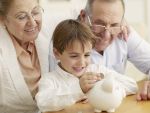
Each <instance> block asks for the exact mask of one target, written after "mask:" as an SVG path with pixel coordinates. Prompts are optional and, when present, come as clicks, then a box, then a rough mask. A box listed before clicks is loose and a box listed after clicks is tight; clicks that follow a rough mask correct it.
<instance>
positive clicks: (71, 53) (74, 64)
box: [55, 41, 92, 77]
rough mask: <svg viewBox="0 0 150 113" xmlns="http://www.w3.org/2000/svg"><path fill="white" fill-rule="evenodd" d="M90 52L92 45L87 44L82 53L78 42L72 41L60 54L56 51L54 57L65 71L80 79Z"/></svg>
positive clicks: (87, 63)
mask: <svg viewBox="0 0 150 113" xmlns="http://www.w3.org/2000/svg"><path fill="white" fill-rule="evenodd" d="M91 50H92V44H91V43H87V44H85V46H84V51H83V47H82V45H81V43H80V42H79V41H74V42H73V44H72V45H71V46H68V47H67V48H66V49H65V50H64V52H63V53H62V54H60V53H59V52H58V51H57V53H56V52H55V56H56V58H57V59H58V60H60V66H61V68H62V69H64V70H65V71H67V72H69V73H71V74H73V75H75V76H77V77H80V76H81V75H82V74H83V73H84V72H85V69H86V67H87V66H88V65H89V63H90V52H91Z"/></svg>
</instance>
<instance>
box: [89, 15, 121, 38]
mask: <svg viewBox="0 0 150 113" xmlns="http://www.w3.org/2000/svg"><path fill="white" fill-rule="evenodd" d="M87 19H88V22H89V24H90V27H92V26H96V27H99V26H100V27H101V28H104V30H103V31H101V32H95V31H94V30H92V31H93V32H94V33H97V34H99V33H103V32H105V31H106V30H108V31H109V33H110V34H111V35H115V36H116V35H118V34H119V32H118V33H116V34H113V33H112V31H111V30H110V29H113V28H119V29H120V33H121V31H122V30H123V26H122V25H121V23H122V21H123V19H122V20H121V22H120V26H115V27H107V26H105V25H100V24H94V25H93V24H92V22H91V19H90V16H89V15H87Z"/></svg>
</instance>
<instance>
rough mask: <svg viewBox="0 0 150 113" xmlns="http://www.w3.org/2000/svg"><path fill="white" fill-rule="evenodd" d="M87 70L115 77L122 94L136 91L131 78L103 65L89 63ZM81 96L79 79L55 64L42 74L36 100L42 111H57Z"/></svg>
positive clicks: (134, 83) (135, 85)
mask: <svg viewBox="0 0 150 113" xmlns="http://www.w3.org/2000/svg"><path fill="white" fill-rule="evenodd" d="M87 72H97V73H103V74H104V75H105V76H107V75H110V76H113V77H115V80H116V82H118V84H119V86H120V87H121V88H122V91H123V95H124V94H125V95H129V94H135V93H136V91H137V84H136V82H135V81H134V80H133V79H131V78H129V77H127V76H124V75H121V74H119V73H116V72H115V71H111V70H108V69H107V68H105V67H103V66H100V65H96V64H91V65H89V66H88V68H87ZM83 96H84V94H83V92H82V90H81V88H80V84H79V79H78V78H77V77H76V76H74V75H72V74H69V73H67V72H65V71H63V70H62V69H61V68H60V67H58V66H57V68H56V70H55V71H52V72H49V73H47V74H45V75H44V76H42V78H41V80H40V82H39V92H38V93H37V95H36V100H37V105H38V107H39V109H40V110H41V111H42V112H46V111H58V110H62V109H64V108H65V107H67V106H69V105H73V104H74V103H76V102H77V101H79V100H80V99H81V98H82V97H83Z"/></svg>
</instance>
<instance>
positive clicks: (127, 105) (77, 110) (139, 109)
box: [46, 81, 150, 113]
mask: <svg viewBox="0 0 150 113" xmlns="http://www.w3.org/2000/svg"><path fill="white" fill-rule="evenodd" d="M142 84H143V81H140V82H139V83H138V85H139V87H141V86H142ZM135 96H136V95H131V96H127V97H126V98H125V99H124V100H123V102H122V104H121V105H120V107H119V108H118V109H116V111H115V112H114V113H150V101H140V102H137V101H136V98H135ZM46 113H94V109H93V108H92V107H91V106H90V105H89V104H82V103H77V104H75V105H73V106H70V107H68V108H66V109H64V110H62V111H59V112H46ZM102 113H106V112H102Z"/></svg>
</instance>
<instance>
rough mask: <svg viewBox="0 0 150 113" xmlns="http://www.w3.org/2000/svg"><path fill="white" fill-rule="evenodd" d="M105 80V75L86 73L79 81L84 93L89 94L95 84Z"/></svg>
mask: <svg viewBox="0 0 150 113" xmlns="http://www.w3.org/2000/svg"><path fill="white" fill-rule="evenodd" d="M102 78H104V75H103V74H100V73H92V72H88V73H85V74H84V75H83V76H81V78H80V79H79V82H80V87H81V89H82V91H83V92H84V93H86V92H88V91H89V90H90V89H91V88H92V87H93V86H94V84H95V83H96V82H97V81H99V80H101V79H102Z"/></svg>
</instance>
